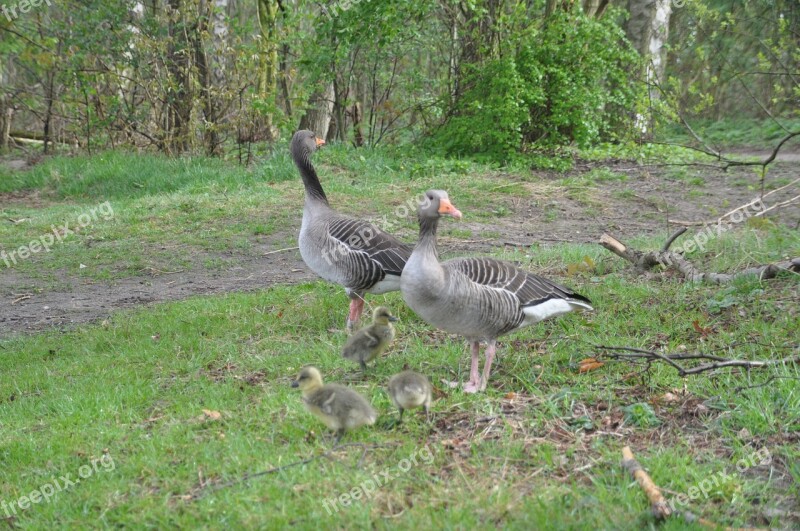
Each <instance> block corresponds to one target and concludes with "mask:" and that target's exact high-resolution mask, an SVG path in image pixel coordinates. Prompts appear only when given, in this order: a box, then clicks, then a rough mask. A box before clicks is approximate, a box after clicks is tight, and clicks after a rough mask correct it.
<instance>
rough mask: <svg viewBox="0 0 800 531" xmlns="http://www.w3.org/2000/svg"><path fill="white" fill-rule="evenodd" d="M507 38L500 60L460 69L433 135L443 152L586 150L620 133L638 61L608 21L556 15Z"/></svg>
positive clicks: (634, 90)
mask: <svg viewBox="0 0 800 531" xmlns="http://www.w3.org/2000/svg"><path fill="white" fill-rule="evenodd" d="M509 38H510V39H511V42H512V46H509V47H507V48H510V50H509V52H507V54H506V55H503V56H501V57H499V58H490V59H486V60H484V61H483V62H481V63H479V64H475V65H469V66H468V67H465V74H464V79H465V87H466V88H465V89H464V93H463V95H462V96H461V97H460V98H459V99H458V100H457V101H456V102H455V103H454V108H453V110H452V114H453V116H452V117H451V118H450V119H449V121H448V122H447V123H446V124H445V125H444V126H443V127H442V128H441V129H440V131H439V132H438V133H437V135H436V137H435V138H436V142H438V143H439V144H441V145H442V146H443V147H444V149H445V150H446V151H447V152H449V153H457V154H466V153H480V154H485V155H486V156H488V157H491V158H495V159H499V160H504V159H508V158H509V157H512V156H513V154H515V153H516V152H518V151H519V150H520V149H521V148H522V147H523V145H524V144H528V145H532V146H533V147H538V148H542V147H544V148H551V147H555V146H563V145H569V144H575V145H577V146H580V147H586V146H588V145H590V144H591V143H593V142H597V141H600V140H619V139H621V138H624V137H625V136H626V135H627V134H628V131H629V130H630V119H631V116H632V114H631V112H630V110H629V109H632V108H634V107H635V106H636V104H637V101H638V99H639V98H641V96H642V93H641V91H640V85H638V84H637V83H636V82H635V80H634V79H632V78H631V76H630V72H631V71H632V70H633V68H634V66H635V65H637V64H638V61H639V59H638V55H637V54H636V53H635V52H634V51H633V50H632V49H631V48H630V47H629V46H628V45H627V44H626V43H625V41H624V37H623V35H622V32H621V30H620V28H619V27H618V26H617V25H616V23H615V22H614V21H613V19H612V18H610V17H606V18H601V19H594V18H590V17H586V16H583V15H575V14H568V13H559V14H557V15H554V16H552V17H551V18H550V19H548V20H547V22H546V24H544V25H543V27H542V28H540V29H536V28H528V29H526V30H525V31H522V32H521V33H520V34H519V35H510V36H509ZM609 42H615V43H618V45H617V46H608V43H609ZM512 54H513V55H512Z"/></svg>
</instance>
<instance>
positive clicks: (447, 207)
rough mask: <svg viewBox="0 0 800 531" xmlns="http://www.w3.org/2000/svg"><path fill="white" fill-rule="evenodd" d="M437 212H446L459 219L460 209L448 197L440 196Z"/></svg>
mask: <svg viewBox="0 0 800 531" xmlns="http://www.w3.org/2000/svg"><path fill="white" fill-rule="evenodd" d="M439 214H447V215H449V216H453V217H454V218H456V219H461V216H462V214H461V211H460V210H459V209H457V208H456V207H454V206H453V203H451V202H450V200H449V199H445V198H442V199H440V200H439Z"/></svg>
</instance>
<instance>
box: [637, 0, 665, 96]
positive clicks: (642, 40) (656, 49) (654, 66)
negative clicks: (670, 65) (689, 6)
mask: <svg viewBox="0 0 800 531" xmlns="http://www.w3.org/2000/svg"><path fill="white" fill-rule="evenodd" d="M628 9H629V10H630V13H631V18H630V19H629V20H628V27H627V28H626V33H627V35H628V40H630V41H631V43H632V44H633V46H634V47H635V48H636V49H637V50H638V51H639V53H640V54H642V56H643V57H646V58H648V59H649V62H650V67H649V68H648V70H647V81H648V83H656V82H658V80H660V79H661V78H662V77H663V75H664V64H665V61H664V59H665V57H664V56H665V53H666V48H665V44H666V43H667V37H668V34H669V18H670V15H671V14H672V4H671V2H670V0H628Z"/></svg>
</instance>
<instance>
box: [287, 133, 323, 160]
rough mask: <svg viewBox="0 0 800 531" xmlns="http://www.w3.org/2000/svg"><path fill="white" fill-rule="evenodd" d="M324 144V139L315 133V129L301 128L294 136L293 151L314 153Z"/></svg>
mask: <svg viewBox="0 0 800 531" xmlns="http://www.w3.org/2000/svg"><path fill="white" fill-rule="evenodd" d="M324 145H325V141H324V140H322V139H321V138H317V135H315V134H314V132H313V131H309V130H307V129H301V130H300V131H298V132H296V133H295V134H294V136H293V137H292V152H293V153H298V154H302V153H308V154H310V153H314V152H315V151H316V150H317V148H319V147H320V146H324Z"/></svg>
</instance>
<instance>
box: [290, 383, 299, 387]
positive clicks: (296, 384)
mask: <svg viewBox="0 0 800 531" xmlns="http://www.w3.org/2000/svg"><path fill="white" fill-rule="evenodd" d="M292 387H300V382H292Z"/></svg>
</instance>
